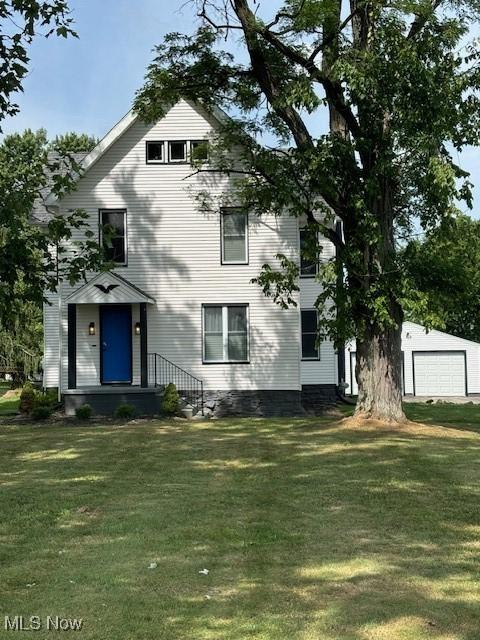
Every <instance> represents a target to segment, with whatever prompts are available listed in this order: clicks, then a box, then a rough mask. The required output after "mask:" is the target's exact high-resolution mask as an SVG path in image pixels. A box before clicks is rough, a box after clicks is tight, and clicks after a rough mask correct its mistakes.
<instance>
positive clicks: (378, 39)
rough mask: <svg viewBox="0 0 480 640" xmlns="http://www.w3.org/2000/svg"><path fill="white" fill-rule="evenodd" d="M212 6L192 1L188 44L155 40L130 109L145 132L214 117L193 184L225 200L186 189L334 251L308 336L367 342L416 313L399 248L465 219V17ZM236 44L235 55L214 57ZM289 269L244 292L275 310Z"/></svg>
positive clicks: (478, 127)
mask: <svg viewBox="0 0 480 640" xmlns="http://www.w3.org/2000/svg"><path fill="white" fill-rule="evenodd" d="M225 6H226V5H224V4H223V3H222V2H221V1H220V0H218V1H216V0H212V2H208V3H201V11H200V12H199V15H200V18H201V25H200V27H199V28H198V30H197V31H196V32H195V33H193V34H191V35H184V34H175V33H174V34H169V35H167V36H166V37H165V39H164V41H163V42H162V43H161V44H160V45H159V46H158V47H157V49H156V57H155V59H154V61H153V62H152V64H151V65H150V66H149V68H148V71H147V76H146V81H145V85H144V86H143V88H141V89H140V91H139V92H138V93H137V96H136V100H135V109H136V111H137V112H138V113H139V114H140V116H141V117H142V118H143V119H145V120H147V121H153V120H156V119H157V118H158V117H161V116H162V115H163V114H164V113H165V109H167V108H168V105H170V104H172V103H173V102H175V101H177V100H178V99H179V98H181V97H183V98H186V99H190V100H193V101H196V102H198V101H200V102H201V103H202V104H204V105H205V106H206V107H207V108H211V109H213V110H215V109H216V108H217V107H220V108H223V109H224V110H226V111H227V112H228V113H229V115H230V116H231V119H230V120H229V121H227V120H226V119H225V118H222V117H221V116H220V122H221V124H220V128H219V130H218V134H216V135H215V136H213V139H212V140H211V142H210V148H209V167H208V168H206V169H203V168H202V167H201V166H198V167H197V171H198V172H199V173H201V172H202V170H207V171H210V172H211V171H219V172H220V173H224V174H226V175H228V176H230V177H231V178H234V180H232V185H233V187H232V188H233V193H232V194H230V195H228V196H223V195H222V196H220V197H219V196H216V195H212V194H211V192H210V193H208V192H206V191H198V192H196V197H197V200H198V204H199V207H200V209H201V210H205V211H209V212H211V211H218V210H219V209H220V207H222V206H225V204H228V205H231V204H234V205H236V206H242V207H244V208H246V209H248V210H250V211H255V213H256V214H258V215H260V216H261V215H262V214H265V213H273V214H275V215H279V216H282V215H283V216H285V215H287V216H292V217H295V218H297V219H298V220H299V223H300V224H301V225H302V226H303V225H308V226H309V227H311V228H315V229H316V230H317V231H318V232H319V233H320V234H323V235H324V236H326V237H327V239H329V240H331V242H333V244H334V245H335V247H336V255H335V257H332V258H326V257H323V256H321V255H320V253H319V251H318V250H317V251H316V254H317V255H318V256H319V257H318V262H319V273H318V276H317V279H318V280H319V281H320V282H321V283H322V285H323V293H322V294H321V295H320V296H319V298H318V300H317V302H316V306H317V308H318V310H319V313H320V331H321V332H322V334H327V335H328V336H330V337H331V338H333V339H334V340H335V341H336V342H337V343H339V342H342V341H344V340H346V339H348V338H350V337H352V336H354V335H355V336H357V338H362V339H363V338H365V339H366V337H367V336H368V335H372V332H373V333H375V334H377V335H382V332H386V331H387V330H388V329H392V328H394V327H397V326H398V325H399V324H400V323H401V320H402V316H403V311H402V308H406V309H408V310H409V312H410V311H411V309H412V308H417V309H420V308H424V309H426V307H428V306H429V302H430V300H427V298H426V297H425V296H424V295H423V294H422V293H421V292H420V293H419V292H418V291H416V290H415V287H414V286H412V280H411V278H410V276H409V270H408V265H407V264H406V262H405V254H404V251H403V246H404V244H405V241H406V240H407V241H408V239H409V237H410V235H411V234H412V232H413V231H414V230H416V228H417V227H418V226H420V227H421V228H422V229H423V230H424V231H426V232H428V233H429V232H431V231H432V230H433V229H435V228H436V227H437V226H438V225H439V223H441V222H442V221H448V220H452V219H453V218H454V217H455V216H456V215H458V209H457V203H458V201H463V202H465V203H466V205H467V206H471V201H472V194H471V182H470V180H469V177H468V174H467V173H466V172H465V171H463V170H462V169H461V168H460V167H459V166H458V165H457V164H456V162H455V161H454V155H455V154H456V152H457V151H461V150H462V148H463V147H464V146H465V145H477V144H479V142H480V98H479V96H480V94H479V91H478V90H479V89H480V67H479V65H478V61H479V59H480V51H479V47H478V42H477V41H475V40H474V39H473V38H470V39H469V29H470V28H475V27H476V25H477V24H478V6H477V3H476V2H473V1H472V2H469V1H463V0H460V1H459V2H456V3H455V10H454V11H452V10H450V7H449V6H448V5H447V4H445V3H442V2H439V3H433V4H432V3H430V2H428V3H427V2H424V0H415V1H413V2H410V3H403V2H394V3H393V5H392V3H388V4H387V3H383V2H380V3H374V4H372V3H370V4H367V5H365V6H364V7H363V6H362V10H359V8H358V6H357V5H354V10H353V12H352V13H350V12H351V7H350V6H346V3H344V2H342V0H306V1H305V0H286V1H285V2H283V3H280V4H279V6H278V7H277V11H276V13H275V14H273V15H270V14H269V12H268V8H266V7H265V5H261V6H259V5H257V3H254V2H253V0H236V1H235V2H234V3H232V4H231V7H230V9H229V10H228V11H227V10H226V9H225ZM352 6H353V5H352ZM355 7H357V8H356V9H355ZM238 34H240V35H241V36H242V38H241V39H239V40H238V42H242V43H243V44H244V48H243V49H242V50H240V49H239V46H238V42H237V43H236V45H235V47H229V46H225V45H224V44H223V43H224V42H225V40H226V41H227V42H228V41H230V40H231V39H233V38H235V37H236V35H238ZM307 114H308V117H307ZM326 122H329V125H328V126H327V127H325V123H326ZM265 140H268V146H265V145H264V144H263V143H264V141H265ZM285 147H286V148H285ZM335 220H341V221H342V223H343V232H342V233H338V232H337V231H336V229H335V225H334V221H335ZM317 249H318V247H317ZM304 251H305V252H306V251H310V250H309V249H307V248H305V249H304ZM304 257H306V256H304ZM296 267H297V269H298V266H297V265H295V264H294V263H293V262H292V259H291V257H289V256H288V254H287V253H286V252H285V254H279V255H276V256H274V255H272V257H271V260H269V261H268V262H266V263H265V264H264V266H263V268H262V271H261V273H260V274H259V276H258V277H257V278H255V279H254V282H255V283H257V284H258V285H259V286H261V287H262V290H263V291H264V293H265V294H266V295H268V296H271V297H272V298H273V300H274V301H275V302H276V303H277V304H279V305H280V306H282V307H286V306H291V305H293V304H295V300H296V295H295V294H296V293H297V292H298V279H297V273H296ZM430 313H432V311H431V310H430Z"/></svg>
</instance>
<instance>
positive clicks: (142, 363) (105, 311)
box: [62, 273, 154, 395]
mask: <svg viewBox="0 0 480 640" xmlns="http://www.w3.org/2000/svg"><path fill="white" fill-rule="evenodd" d="M66 303H67V376H66V383H67V384H66V385H65V384H63V385H62V387H63V393H64V394H65V395H79V394H75V393H72V392H73V391H76V390H77V389H79V390H80V392H84V390H85V389H90V392H91V390H92V389H97V388H99V389H100V390H101V389H102V388H103V387H106V390H105V389H104V390H103V391H102V393H103V394H108V393H110V394H112V393H113V392H112V389H118V388H123V393H127V392H128V390H130V389H131V390H132V392H133V393H135V391H134V388H136V387H139V388H141V389H148V387H149V380H148V352H147V349H148V346H147V345H148V313H147V305H149V304H150V305H153V304H154V300H153V299H152V298H151V297H150V296H148V295H147V294H146V293H144V292H143V291H141V290H140V289H138V288H137V287H135V286H134V285H132V284H131V283H129V282H128V281H127V280H125V279H124V278H122V277H121V276H118V275H117V274H114V273H102V274H99V275H98V276H96V277H95V278H93V279H92V280H91V281H90V282H88V283H87V284H85V285H84V286H83V287H81V288H80V289H79V290H78V291H76V292H75V293H74V294H72V295H71V296H70V297H69V298H68V299H67V300H66ZM114 395H118V393H117V391H115V393H114Z"/></svg>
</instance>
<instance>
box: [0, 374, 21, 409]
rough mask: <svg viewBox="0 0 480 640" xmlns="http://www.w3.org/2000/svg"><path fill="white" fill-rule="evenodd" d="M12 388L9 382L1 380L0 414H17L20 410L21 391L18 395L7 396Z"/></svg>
mask: <svg viewBox="0 0 480 640" xmlns="http://www.w3.org/2000/svg"><path fill="white" fill-rule="evenodd" d="M9 390H10V385H9V384H8V383H4V382H0V416H10V415H15V414H16V413H17V412H18V405H19V402H20V392H18V394H17V395H15V396H11V395H10V394H8V397H5V395H6V394H7V391H9Z"/></svg>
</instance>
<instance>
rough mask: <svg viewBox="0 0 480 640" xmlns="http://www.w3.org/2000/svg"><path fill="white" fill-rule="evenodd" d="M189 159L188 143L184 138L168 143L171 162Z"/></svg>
mask: <svg viewBox="0 0 480 640" xmlns="http://www.w3.org/2000/svg"><path fill="white" fill-rule="evenodd" d="M186 159H187V143H186V142H185V141H184V140H182V141H178V142H169V143H168V160H169V162H185V161H186Z"/></svg>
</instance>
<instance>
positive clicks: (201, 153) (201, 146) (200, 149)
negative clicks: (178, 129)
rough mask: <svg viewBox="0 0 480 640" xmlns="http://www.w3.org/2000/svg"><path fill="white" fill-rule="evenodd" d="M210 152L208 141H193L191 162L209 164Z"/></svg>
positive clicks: (191, 144) (191, 143)
mask: <svg viewBox="0 0 480 640" xmlns="http://www.w3.org/2000/svg"><path fill="white" fill-rule="evenodd" d="M208 150H209V148H208V140H191V141H190V162H193V163H195V162H207V161H208Z"/></svg>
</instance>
